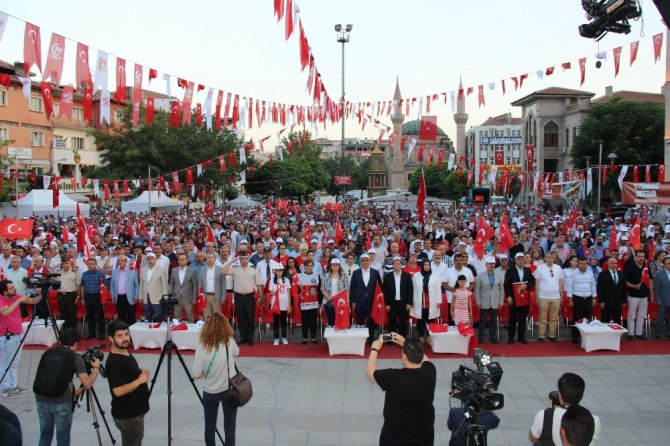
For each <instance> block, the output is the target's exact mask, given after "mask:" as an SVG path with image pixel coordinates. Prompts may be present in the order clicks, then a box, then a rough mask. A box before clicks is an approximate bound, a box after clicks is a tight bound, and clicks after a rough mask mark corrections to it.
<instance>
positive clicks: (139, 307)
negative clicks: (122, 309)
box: [135, 300, 144, 321]
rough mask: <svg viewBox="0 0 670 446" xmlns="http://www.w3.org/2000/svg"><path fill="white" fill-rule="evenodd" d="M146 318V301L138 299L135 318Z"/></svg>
mask: <svg viewBox="0 0 670 446" xmlns="http://www.w3.org/2000/svg"><path fill="white" fill-rule="evenodd" d="M143 318H144V302H142V301H141V300H138V301H137V302H135V319H136V320H138V321H141V320H142V319H143Z"/></svg>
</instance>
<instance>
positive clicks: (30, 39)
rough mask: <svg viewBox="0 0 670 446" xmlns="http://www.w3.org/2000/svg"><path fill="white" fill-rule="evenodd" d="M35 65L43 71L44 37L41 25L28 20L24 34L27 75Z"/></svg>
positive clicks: (24, 67)
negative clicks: (41, 34)
mask: <svg viewBox="0 0 670 446" xmlns="http://www.w3.org/2000/svg"><path fill="white" fill-rule="evenodd" d="M33 65H37V68H39V69H40V71H42V38H41V37H40V27H39V26H37V25H33V24H32V23H28V22H26V28H25V31H24V34H23V69H24V70H26V76H28V72H29V71H30V70H31V68H32V67H33Z"/></svg>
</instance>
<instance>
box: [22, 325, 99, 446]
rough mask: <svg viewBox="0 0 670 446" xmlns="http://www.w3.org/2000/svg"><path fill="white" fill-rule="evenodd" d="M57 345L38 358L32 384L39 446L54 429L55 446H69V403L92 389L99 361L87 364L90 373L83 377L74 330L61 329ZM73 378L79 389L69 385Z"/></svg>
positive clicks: (47, 439) (82, 362)
mask: <svg viewBox="0 0 670 446" xmlns="http://www.w3.org/2000/svg"><path fill="white" fill-rule="evenodd" d="M60 343H61V345H59V346H56V347H53V348H50V349H49V350H47V351H46V352H44V354H43V355H42V358H41V359H40V363H39V365H38V367H37V372H36V374H35V383H34V384H33V392H35V401H36V403H37V414H38V415H39V419H40V442H39V444H40V446H46V445H50V444H51V440H52V439H53V435H54V426H55V428H56V429H55V430H56V443H57V444H58V446H61V445H68V444H70V427H71V426H72V412H73V410H72V409H73V407H72V404H73V400H74V398H76V397H77V396H79V395H80V394H81V393H82V392H83V391H84V390H89V389H91V388H92V387H93V383H94V382H95V379H96V378H97V377H98V374H99V372H100V359H98V358H95V357H94V358H93V359H92V360H91V364H90V365H91V373H90V374H88V373H86V364H85V362H84V359H83V358H82V356H81V355H79V354H77V353H75V352H76V351H77V347H78V346H79V334H78V333H77V330H76V329H74V328H66V329H64V330H63V331H62V332H61V335H60ZM75 374H76V375H77V377H78V378H79V382H81V386H82V387H79V388H76V389H75V388H74V385H73V383H72V375H75Z"/></svg>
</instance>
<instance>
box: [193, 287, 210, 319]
mask: <svg viewBox="0 0 670 446" xmlns="http://www.w3.org/2000/svg"><path fill="white" fill-rule="evenodd" d="M206 306H207V299H205V293H204V292H203V291H202V288H200V290H198V297H197V298H196V300H195V303H194V304H193V317H195V318H196V319H200V316H201V315H202V313H203V311H205V307H206Z"/></svg>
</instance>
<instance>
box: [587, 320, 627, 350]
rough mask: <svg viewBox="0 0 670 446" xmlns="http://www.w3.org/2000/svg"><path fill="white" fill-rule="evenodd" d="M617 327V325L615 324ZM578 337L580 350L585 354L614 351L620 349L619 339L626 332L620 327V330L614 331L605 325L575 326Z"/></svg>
mask: <svg viewBox="0 0 670 446" xmlns="http://www.w3.org/2000/svg"><path fill="white" fill-rule="evenodd" d="M617 325H618V324H617ZM575 327H577V330H579V335H580V336H581V338H582V348H583V349H584V350H585V351H587V352H592V351H593V350H615V351H617V352H618V351H619V350H620V349H621V337H622V336H623V335H625V334H626V333H628V330H626V329H625V328H623V327H621V328H622V330H615V329H613V328H611V327H610V326H609V325H607V324H602V325H591V324H575Z"/></svg>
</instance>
